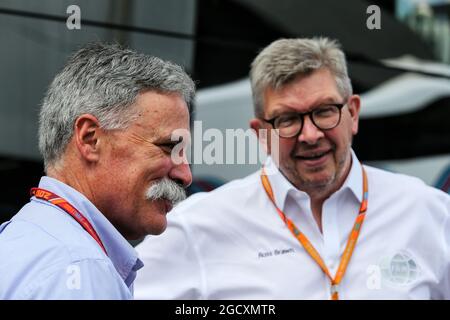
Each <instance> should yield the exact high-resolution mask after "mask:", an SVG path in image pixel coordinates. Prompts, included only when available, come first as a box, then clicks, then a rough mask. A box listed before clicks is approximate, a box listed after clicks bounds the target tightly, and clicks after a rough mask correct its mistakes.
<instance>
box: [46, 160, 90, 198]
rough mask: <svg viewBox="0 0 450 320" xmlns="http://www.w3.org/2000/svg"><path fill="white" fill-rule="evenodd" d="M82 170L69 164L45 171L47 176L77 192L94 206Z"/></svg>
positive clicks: (86, 178)
mask: <svg viewBox="0 0 450 320" xmlns="http://www.w3.org/2000/svg"><path fill="white" fill-rule="evenodd" d="M83 172H84V171H82V170H77V167H76V166H72V165H70V164H65V163H64V164H62V165H61V166H58V165H55V166H51V167H49V168H48V169H47V176H49V177H51V178H54V179H57V180H58V181H61V182H63V183H65V184H66V185H68V186H70V187H72V188H73V189H75V190H77V191H78V192H80V193H81V194H83V195H84V196H85V197H86V198H88V199H89V201H91V202H92V203H93V204H94V205H95V194H94V191H93V188H91V186H90V184H89V179H88V177H87V176H86V174H84V173H83Z"/></svg>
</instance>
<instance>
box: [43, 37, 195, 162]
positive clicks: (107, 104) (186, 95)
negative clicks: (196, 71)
mask: <svg viewBox="0 0 450 320" xmlns="http://www.w3.org/2000/svg"><path fill="white" fill-rule="evenodd" d="M146 90H154V91H157V92H162V93H177V94H180V95H181V97H182V98H183V99H184V100H185V101H186V104H187V106H188V108H189V109H190V106H191V102H192V100H193V98H194V93H195V84H194V82H193V81H192V79H191V78H190V77H189V76H188V75H187V74H186V73H185V72H184V71H183V69H182V68H181V67H180V66H178V65H176V64H174V63H172V62H168V61H163V60H161V59H159V58H157V57H153V56H149V55H145V54H140V53H137V52H135V51H132V50H130V49H125V48H122V47H120V46H119V45H117V44H102V43H91V44H88V45H86V46H85V47H83V48H81V49H80V50H79V51H77V52H76V53H74V54H73V55H72V56H71V57H70V58H69V60H68V62H67V64H66V65H65V67H64V69H63V70H62V71H61V72H60V73H59V74H58V75H57V76H56V77H55V79H54V80H53V82H52V83H51V85H50V87H49V89H48V91H47V94H46V96H45V98H44V100H43V103H42V107H41V111H40V116H39V149H40V151H41V154H42V155H43V157H44V165H45V169H46V171H47V169H48V167H49V165H54V164H55V163H56V162H57V161H58V160H60V159H61V157H62V155H63V153H64V151H65V149H66V146H67V144H68V143H69V141H70V139H71V138H72V136H73V129H74V123H75V121H76V119H77V118H78V117H79V116H80V115H82V114H85V113H87V114H92V115H93V116H95V117H96V118H97V119H98V120H99V122H100V124H101V126H102V128H104V129H106V130H113V129H124V128H126V127H127V126H129V125H130V124H131V123H132V122H133V121H134V120H135V119H136V111H135V110H134V109H135V108H133V106H134V102H135V100H136V97H137V96H138V94H139V93H141V92H144V91H146Z"/></svg>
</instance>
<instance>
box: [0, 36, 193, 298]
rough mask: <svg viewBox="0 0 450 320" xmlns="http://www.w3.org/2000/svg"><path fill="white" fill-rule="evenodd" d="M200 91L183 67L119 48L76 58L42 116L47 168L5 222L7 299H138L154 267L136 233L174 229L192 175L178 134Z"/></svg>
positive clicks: (1, 236) (1, 239) (0, 292)
mask: <svg viewBox="0 0 450 320" xmlns="http://www.w3.org/2000/svg"><path fill="white" fill-rule="evenodd" d="M193 94H194V83H193V81H192V80H191V79H190V78H189V76H188V75H187V74H186V73H185V72H184V71H183V70H182V69H181V67H179V66H177V65H175V64H173V63H170V62H165V61H163V60H161V59H159V58H156V57H151V56H147V55H144V54H138V53H136V52H134V51H132V50H128V49H123V48H121V47H119V46H117V45H104V44H99V43H97V44H90V45H87V46H86V47H84V48H82V49H81V50H79V51H78V52H76V53H75V54H74V55H73V56H72V57H71V58H70V59H69V61H68V63H67V64H66V66H65V68H64V69H63V70H62V71H61V72H60V73H59V74H58V75H57V76H56V78H55V79H54V80H53V82H52V84H51V86H50V88H49V90H48V92H47V95H46V97H45V99H44V101H43V105H42V109H41V113H40V127H39V147H40V150H41V152H42V154H43V156H44V164H45V170H46V176H44V177H42V179H41V181H40V183H39V186H38V187H37V188H34V189H32V192H31V193H32V196H33V197H32V199H31V201H30V203H28V204H27V205H25V206H24V207H23V208H22V209H21V210H20V211H19V213H17V214H16V215H15V216H14V217H13V218H12V219H11V221H8V222H6V223H4V224H3V225H2V226H1V227H0V299H129V298H132V297H133V281H134V279H135V277H136V271H137V270H138V269H140V268H141V267H142V265H143V264H142V262H141V261H140V260H139V259H138V256H137V254H136V252H135V251H134V249H133V247H132V246H131V245H130V244H129V243H128V242H127V241H126V239H127V240H133V239H139V238H141V237H143V236H145V235H147V234H159V233H161V232H163V231H164V229H165V227H166V213H167V212H168V211H169V210H170V209H171V208H172V206H173V204H174V203H176V202H178V201H180V200H182V199H184V197H185V193H184V187H186V186H187V185H189V184H190V182H191V180H192V177H191V172H190V169H189V167H188V165H187V164H186V162H181V163H177V164H175V163H174V161H172V158H171V153H172V152H171V151H172V148H173V147H174V146H175V145H176V144H177V141H172V138H171V135H172V132H173V131H174V130H177V129H183V130H188V129H189V105H190V103H191V100H192V98H193ZM179 156H181V157H184V155H183V154H181V155H179Z"/></svg>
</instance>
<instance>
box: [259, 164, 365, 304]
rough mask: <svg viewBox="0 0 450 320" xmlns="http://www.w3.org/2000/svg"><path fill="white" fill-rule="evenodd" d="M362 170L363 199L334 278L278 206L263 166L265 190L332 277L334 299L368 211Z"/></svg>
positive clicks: (301, 240)
mask: <svg viewBox="0 0 450 320" xmlns="http://www.w3.org/2000/svg"><path fill="white" fill-rule="evenodd" d="M361 167H362V166H361ZM362 172H363V200H362V202H361V206H360V208H359V214H358V216H357V217H356V221H355V224H354V226H353V229H352V231H351V232H350V235H349V237H348V241H347V245H346V247H345V250H344V253H343V254H342V258H341V262H340V264H339V268H338V270H337V272H336V275H335V277H334V278H333V277H332V276H331V274H330V271H328V268H327V266H326V265H325V263H324V261H323V259H322V257H321V256H320V255H319V253H318V252H317V250H316V249H315V248H314V247H313V245H312V244H311V242H310V241H309V240H308V238H307V237H306V236H305V235H304V234H303V233H302V232H301V231H300V230H299V229H298V228H297V227H296V226H295V224H294V222H292V220H290V219H289V218H287V217H286V215H285V214H284V212H283V211H281V210H280V209H279V208H278V207H277V205H276V203H275V197H274V195H273V191H272V187H271V185H270V182H269V179H268V178H267V175H266V172H265V170H264V167H263V168H262V174H261V181H262V184H263V187H264V190H266V193H267V195H268V197H269V199H270V201H271V202H272V203H273V205H274V206H275V209H276V210H277V211H278V214H279V215H280V217H281V219H282V220H283V221H284V222H285V223H286V226H287V227H288V228H289V230H290V231H291V232H292V234H293V235H294V236H295V237H296V238H297V240H298V241H299V242H300V243H301V244H302V246H303V247H304V248H305V250H306V252H308V254H309V255H310V256H311V258H313V259H314V261H315V262H316V263H317V264H318V265H319V267H320V268H321V269H322V270H323V272H324V273H325V274H326V275H327V277H328V278H329V279H330V281H331V299H332V300H339V292H338V289H339V284H340V283H341V281H342V278H343V277H344V274H345V271H346V270H347V266H348V264H349V262H350V258H351V257H352V254H353V251H354V250H355V246H356V242H357V241H358V236H359V233H360V231H361V226H362V224H363V222H364V218H365V216H366V214H365V212H366V211H367V204H368V196H369V191H368V183H367V174H366V171H365V170H364V168H362Z"/></svg>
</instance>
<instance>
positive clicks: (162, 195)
mask: <svg viewBox="0 0 450 320" xmlns="http://www.w3.org/2000/svg"><path fill="white" fill-rule="evenodd" d="M145 198H146V199H148V200H160V199H165V200H168V201H170V202H171V204H172V206H175V205H176V204H177V203H179V202H180V201H183V200H184V199H186V191H185V190H184V188H183V187H182V186H180V185H179V184H178V183H176V182H175V181H173V180H171V179H169V178H163V179H161V180H160V181H158V182H157V183H155V184H153V185H152V186H150V187H149V188H148V190H147V192H146V193H145Z"/></svg>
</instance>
